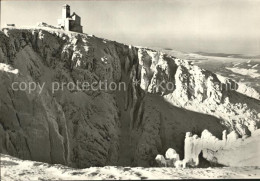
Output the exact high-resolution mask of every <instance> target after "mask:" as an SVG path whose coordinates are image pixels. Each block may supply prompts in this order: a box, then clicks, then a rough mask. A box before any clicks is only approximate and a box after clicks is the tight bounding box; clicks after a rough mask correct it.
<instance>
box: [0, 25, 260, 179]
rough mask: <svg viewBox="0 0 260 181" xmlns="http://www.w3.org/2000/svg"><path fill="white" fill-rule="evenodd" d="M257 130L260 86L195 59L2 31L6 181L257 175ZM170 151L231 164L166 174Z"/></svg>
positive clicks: (0, 125) (55, 33)
mask: <svg viewBox="0 0 260 181" xmlns="http://www.w3.org/2000/svg"><path fill="white" fill-rule="evenodd" d="M252 67H254V68H257V66H256V65H252ZM233 70H234V69H233ZM237 71H238V70H237ZM240 73H241V72H240ZM254 73H256V72H254ZM241 74H244V73H243V72H242V73H241ZM254 75H256V74H254ZM255 78H256V79H257V78H258V77H255ZM14 82H16V83H17V84H16V85H20V84H19V83H24V84H23V85H29V84H30V82H34V83H37V85H44V86H42V87H39V86H37V87H35V89H34V90H33V91H31V90H27V89H25V90H22V89H14V87H13V85H14V84H13V83H14ZM53 82H57V83H67V84H69V83H71V82H73V83H75V84H76V82H80V83H82V82H88V83H93V82H94V83H95V82H108V83H111V82H115V83H124V84H125V85H126V89H120V90H114V91H112V90H102V89H101V90H100V89H98V90H87V91H85V90H83V89H77V90H71V89H69V88H68V87H65V88H64V89H62V90H56V91H55V92H54V91H53V87H52V86H53ZM168 85H171V87H170V88H169V87H167V86H168ZM227 85H228V86H227ZM78 86H79V87H83V85H82V84H79V85H78ZM225 86H226V87H225ZM259 127H260V94H259V92H258V91H257V90H255V88H254V87H250V86H248V85H246V84H243V83H241V82H239V83H238V82H236V81H235V80H233V79H231V78H230V77H225V76H223V75H222V74H218V73H214V72H212V71H209V70H206V69H203V68H200V67H199V66H197V65H194V63H192V62H190V61H187V60H182V59H179V58H176V57H174V56H172V55H169V54H167V53H163V52H161V51H159V50H153V49H149V48H143V47H135V46H130V45H125V44H121V43H118V42H115V41H110V40H106V39H101V38H97V37H95V36H93V35H91V36H90V35H87V34H82V33H74V32H66V31H62V30H59V29H52V28H50V27H47V28H46V27H34V28H29V27H28V28H20V29H17V28H4V29H2V31H0V145H1V153H2V154H4V155H2V158H1V174H2V175H1V176H2V179H5V178H6V180H12V179H21V180H29V179H33V180H35V178H36V179H37V178H38V179H40V178H42V177H43V176H42V175H45V176H46V177H48V178H50V179H55V180H56V179H79V178H80V179H88V178H89V179H103V178H106V179H120V178H122V179H140V178H152V179H155V178H161V179H163V178H172V179H173V178H208V177H209V178H240V177H259V169H258V167H259V166H260V159H259V153H260V152H259V149H260V148H259ZM192 135H194V136H192ZM169 148H172V149H173V150H174V151H175V152H176V154H177V153H178V159H180V160H182V161H183V160H185V161H186V162H187V167H189V165H190V166H191V167H205V166H206V167H209V166H216V165H218V166H219V165H221V166H231V167H223V168H221V167H218V168H212V167H211V168H207V169H206V168H186V169H184V168H168V167H167V168H158V166H159V165H158V162H157V160H156V159H155V158H156V156H157V155H164V154H165V153H166V151H167V150H168V149H169ZM175 152H174V153H175ZM8 155H10V156H8ZM15 157H16V158H15ZM18 158H19V159H18ZM161 158H163V157H161ZM242 158H243V159H242ZM20 159H21V160H20ZM22 160H30V161H22ZM33 161H38V162H33ZM39 162H44V163H39ZM186 162H185V163H186ZM189 162H194V163H195V164H191V163H190V164H189ZM45 163H46V164H45ZM47 163H48V164H47ZM51 164H53V165H51ZM54 164H60V165H54ZM61 165H63V166H61ZM238 166H239V168H238ZM69 167H70V168H69ZM89 167H90V168H89ZM142 167H145V168H142Z"/></svg>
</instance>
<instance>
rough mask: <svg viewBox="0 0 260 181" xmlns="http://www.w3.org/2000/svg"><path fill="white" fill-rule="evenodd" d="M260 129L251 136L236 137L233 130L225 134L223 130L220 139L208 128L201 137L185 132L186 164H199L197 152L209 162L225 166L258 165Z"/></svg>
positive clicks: (259, 159)
mask: <svg viewBox="0 0 260 181" xmlns="http://www.w3.org/2000/svg"><path fill="white" fill-rule="evenodd" d="M259 133H260V129H259V130H257V131H255V132H254V133H253V134H252V136H250V137H246V138H238V135H237V134H236V133H235V131H232V132H231V133H229V134H228V135H226V131H223V138H222V140H220V139H218V138H216V137H215V136H213V135H212V134H211V133H210V132H209V131H208V130H204V131H203V132H202V134H201V138H198V136H197V135H194V136H192V135H191V133H186V138H185V158H184V160H185V161H186V162H187V164H188V165H191V166H198V165H199V154H200V153H201V152H202V156H203V157H204V158H205V159H207V160H208V161H210V162H213V163H218V164H222V165H226V166H235V167H237V166H259V165H260V156H259V152H258V149H259V148H260V138H259V135H260V134H259Z"/></svg>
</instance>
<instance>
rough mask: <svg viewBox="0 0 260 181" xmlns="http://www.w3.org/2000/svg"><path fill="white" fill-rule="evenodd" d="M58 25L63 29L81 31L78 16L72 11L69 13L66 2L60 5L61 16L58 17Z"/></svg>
mask: <svg viewBox="0 0 260 181" xmlns="http://www.w3.org/2000/svg"><path fill="white" fill-rule="evenodd" d="M58 26H59V27H60V28H62V29H64V30H65V31H75V32H79V33H83V30H82V26H81V18H80V16H78V15H77V14H76V13H74V12H73V13H72V14H70V6H69V5H68V4H65V5H63V6H62V17H61V19H58Z"/></svg>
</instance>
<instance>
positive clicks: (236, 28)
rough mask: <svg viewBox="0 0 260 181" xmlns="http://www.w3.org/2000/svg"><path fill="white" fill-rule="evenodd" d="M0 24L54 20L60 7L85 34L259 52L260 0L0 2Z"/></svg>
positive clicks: (184, 48) (167, 45)
mask: <svg viewBox="0 0 260 181" xmlns="http://www.w3.org/2000/svg"><path fill="white" fill-rule="evenodd" d="M1 3H2V5H1V8H2V9H1V18H2V20H1V24H2V26H3V25H5V24H6V23H15V24H16V26H29V25H36V23H37V22H46V23H48V24H51V25H56V24H57V19H58V18H60V17H61V7H62V5H63V4H65V3H67V4H69V5H70V6H71V12H74V11H75V12H76V13H77V14H78V15H80V16H81V20H82V25H83V29H84V32H85V33H87V34H94V35H95V36H98V37H103V38H107V39H110V40H116V41H119V42H123V43H127V44H132V45H141V46H148V47H162V48H172V49H176V50H182V51H188V52H196V51H205V52H223V53H244V54H260V0H168V1H165V0H156V1H155V0H151V1H150V0H149V1H148V0H147V1H146V0H141V1H137V0H133V1H131V0H127V1H122V0H121V1H119V0H109V1H2V2H1Z"/></svg>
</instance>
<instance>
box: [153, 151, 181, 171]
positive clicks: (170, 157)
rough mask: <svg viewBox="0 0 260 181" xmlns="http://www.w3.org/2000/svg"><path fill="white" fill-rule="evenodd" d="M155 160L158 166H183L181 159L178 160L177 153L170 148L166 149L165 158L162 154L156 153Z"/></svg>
mask: <svg viewBox="0 0 260 181" xmlns="http://www.w3.org/2000/svg"><path fill="white" fill-rule="evenodd" d="M155 160H156V162H157V164H158V165H159V166H160V167H176V168H181V167H183V161H181V160H180V157H179V154H178V153H177V152H176V151H175V150H174V149H172V148H169V149H168V150H167V151H166V153H165V158H164V156H163V155H157V156H156V158H155ZM184 167H185V165H184Z"/></svg>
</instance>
